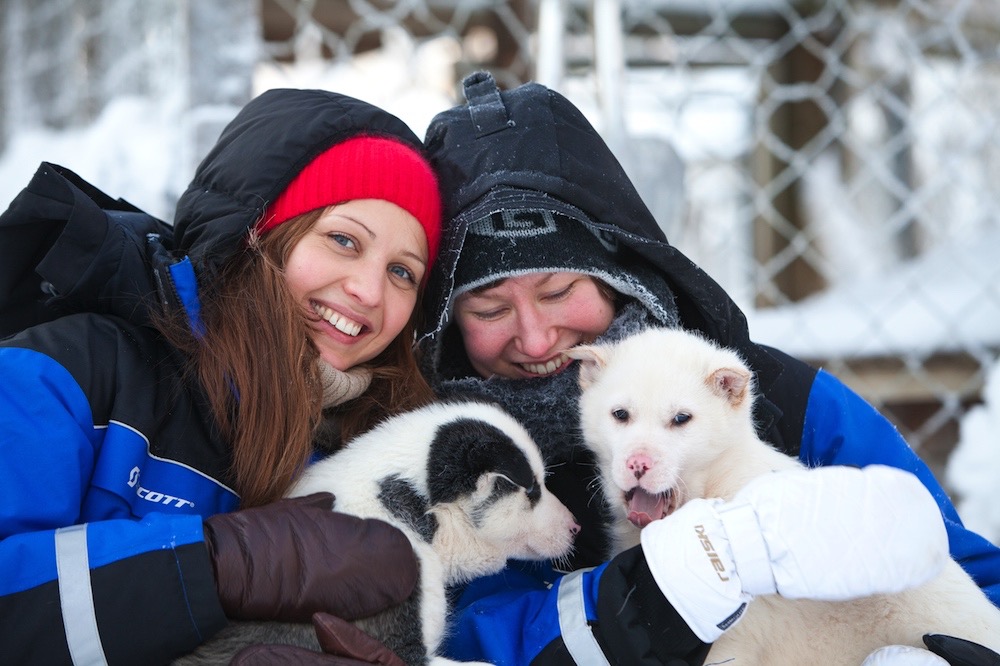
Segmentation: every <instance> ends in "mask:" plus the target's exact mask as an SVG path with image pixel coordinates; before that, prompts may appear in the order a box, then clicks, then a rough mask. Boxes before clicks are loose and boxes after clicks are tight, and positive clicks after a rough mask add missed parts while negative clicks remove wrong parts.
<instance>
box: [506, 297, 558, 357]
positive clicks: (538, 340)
mask: <svg viewBox="0 0 1000 666" xmlns="http://www.w3.org/2000/svg"><path fill="white" fill-rule="evenodd" d="M556 324H557V322H553V321H549V318H548V317H546V316H545V315H544V314H543V313H541V312H538V311H537V310H536V309H534V308H528V309H526V310H522V311H521V312H520V313H519V315H518V331H517V340H516V341H515V344H516V347H517V350H518V351H519V352H520V353H522V354H524V355H525V356H530V357H533V358H542V357H543V356H547V355H548V354H549V353H550V352H551V351H552V348H553V346H554V345H555V344H556V341H557V340H558V337H559V336H558V331H557V327H556Z"/></svg>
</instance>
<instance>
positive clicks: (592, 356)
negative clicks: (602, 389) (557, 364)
mask: <svg viewBox="0 0 1000 666" xmlns="http://www.w3.org/2000/svg"><path fill="white" fill-rule="evenodd" d="M565 353H566V356H569V357H570V358H574V359H576V360H578V361H579V362H580V388H582V389H584V390H586V389H588V388H590V386H591V385H593V384H594V382H596V381H597V378H598V377H600V376H601V373H602V372H603V371H604V368H606V367H607V365H608V358H607V349H606V348H605V347H599V346H597V345H577V346H576V347H573V348H571V349H567V350H566V352H565Z"/></svg>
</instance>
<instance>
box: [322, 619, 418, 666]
mask: <svg viewBox="0 0 1000 666" xmlns="http://www.w3.org/2000/svg"><path fill="white" fill-rule="evenodd" d="M313 626H314V627H316V637H317V638H318V639H319V644H320V647H322V648H323V652H325V653H327V654H335V655H340V656H341V657H351V658H353V659H357V660H359V661H361V662H362V663H364V664H378V666H406V664H404V663H403V660H402V659H400V658H399V656H397V655H396V653H395V652H393V651H392V650H390V649H389V648H387V647H386V646H384V645H382V644H381V643H379V642H378V641H377V640H375V639H374V638H372V637H371V636H369V635H368V634H366V633H365V632H363V631H361V630H360V629H358V628H357V627H355V626H354V625H353V624H350V623H349V622H345V621H344V620H342V619H340V618H339V617H336V616H334V615H330V614H329V613H316V614H315V615H313Z"/></svg>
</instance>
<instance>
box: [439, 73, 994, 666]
mask: <svg viewBox="0 0 1000 666" xmlns="http://www.w3.org/2000/svg"><path fill="white" fill-rule="evenodd" d="M465 93H466V98H467V100H468V104H467V105H465V106H462V107H457V108H454V109H451V110H448V111H445V112H442V113H441V114H439V115H438V116H437V117H435V118H434V120H433V121H432V122H431V125H430V127H429V128H428V131H427V136H426V139H425V143H426V144H427V149H428V152H429V156H430V158H431V161H432V163H433V164H434V166H435V168H436V169H437V170H438V173H439V177H440V179H441V188H442V193H443V199H444V203H445V220H446V221H447V226H446V230H445V234H444V238H443V241H442V249H441V253H440V255H439V258H438V261H437V263H436V264H435V266H434V268H433V271H432V273H431V276H430V279H429V283H428V285H429V286H428V292H427V294H426V295H425V300H424V303H425V307H426V312H425V315H426V322H427V325H426V328H425V330H423V331H422V332H421V338H420V346H421V350H422V352H423V362H424V365H425V369H426V371H427V374H428V376H429V378H430V379H431V381H432V385H434V386H435V387H436V388H437V390H438V391H440V392H443V393H447V392H450V391H453V390H454V391H461V392H463V393H474V392H477V391H480V392H483V393H486V394H488V395H489V396H490V397H491V398H494V399H499V400H500V401H501V402H503V403H504V404H505V406H506V407H507V408H508V409H509V410H510V411H511V412H512V413H514V414H515V416H518V417H519V418H521V419H522V420H524V421H525V425H526V426H527V427H528V430H529V431H530V432H531V433H532V435H533V436H534V437H535V439H536V440H538V441H539V443H540V444H541V445H542V448H543V452H544V453H545V456H546V464H547V469H548V470H549V472H550V477H549V478H548V479H547V485H549V487H550V488H551V489H552V490H553V492H554V493H555V494H556V495H557V496H558V497H559V498H560V499H561V500H563V502H564V503H565V504H566V505H567V506H569V507H570V509H571V510H572V511H573V512H574V514H575V515H576V517H577V520H578V521H579V522H580V523H581V525H582V527H583V529H582V531H581V533H580V535H579V536H578V539H577V547H576V550H575V552H574V559H573V561H572V567H571V568H572V569H574V571H573V572H572V573H570V574H567V575H563V574H561V573H558V572H556V571H554V570H553V569H552V567H549V566H527V565H524V566H520V565H517V566H515V565H512V566H511V567H509V568H508V569H507V570H505V571H504V572H502V573H500V574H498V575H496V576H492V577H489V578H486V579H482V580H478V581H474V582H473V583H472V584H470V585H468V586H467V587H465V588H464V589H462V590H459V591H456V595H457V607H456V610H455V613H454V622H455V626H454V627H453V628H452V630H451V631H450V634H449V640H448V646H447V647H448V654H449V656H451V657H453V658H457V659H463V660H473V659H476V660H484V661H489V662H491V663H496V664H505V665H515V664H572V663H574V661H573V657H572V656H571V655H577V656H578V657H581V656H582V657H581V658H584V660H587V658H589V657H593V660H592V661H588V662H587V663H604V662H603V661H602V659H605V658H606V659H607V661H608V662H610V663H618V664H630V665H639V664H650V665H653V664H683V663H701V661H702V660H703V658H704V656H705V654H706V653H707V649H708V646H706V645H704V644H702V643H701V642H700V641H699V640H698V639H697V638H696V637H695V636H694V635H693V633H692V632H691V631H690V629H689V628H688V627H687V626H686V625H685V623H684V622H683V620H681V618H680V617H679V616H678V615H677V613H676V612H675V611H674V610H673V609H672V608H671V607H670V605H669V604H668V603H667V602H666V600H665V599H664V598H663V596H662V595H661V594H660V593H659V590H658V588H657V586H656V584H655V582H654V581H653V579H652V576H651V575H650V572H649V569H648V567H647V565H646V563H645V559H644V558H643V555H642V551H641V550H640V549H639V548H638V547H636V548H634V549H631V550H629V551H626V552H625V553H622V554H619V555H617V556H615V557H614V558H613V559H611V560H610V561H606V553H607V532H606V525H607V520H608V517H607V516H606V515H605V514H604V509H603V508H602V506H601V502H598V501H594V499H593V498H594V497H595V495H596V491H595V489H594V487H593V483H594V480H595V479H596V477H597V474H596V472H595V470H594V468H593V456H592V455H591V454H590V453H589V452H588V451H586V449H585V448H584V447H583V446H582V443H581V442H580V441H578V440H577V439H576V438H577V437H578V434H575V433H578V432H579V431H578V429H576V428H573V427H571V426H572V424H567V423H563V422H561V421H560V420H559V418H558V415H557V414H556V413H555V411H556V410H557V409H558V407H559V400H558V398H554V399H551V400H547V398H548V396H547V395H546V390H545V384H544V382H547V381H549V382H558V381H560V380H559V379H558V377H552V378H544V379H532V380H513V382H514V384H516V386H509V387H508V388H504V384H503V381H504V380H498V378H493V379H491V380H482V379H479V378H478V377H477V376H476V375H475V373H474V371H472V368H471V366H470V365H469V364H468V361H467V359H465V355H464V350H463V348H462V344H461V339H460V337H459V333H458V332H457V329H456V327H454V326H451V325H450V324H451V322H450V321H449V318H450V309H451V301H452V298H453V288H454V277H455V265H456V262H457V259H458V256H459V254H460V252H461V249H462V243H463V240H464V238H465V234H466V230H467V229H468V227H469V225H470V224H471V223H472V222H475V221H477V220H478V219H480V218H481V217H483V216H484V215H489V214H490V213H493V212H496V211H495V210H494V208H500V207H508V208H518V207H522V208H523V207H530V206H531V205H536V206H544V207H546V208H547V209H550V210H557V211H559V212H561V213H563V214H564V215H566V216H568V217H570V218H573V219H575V220H577V221H579V222H581V223H582V224H586V225H589V226H590V227H591V228H592V229H593V230H594V231H595V233H596V234H597V235H599V236H601V237H602V238H604V239H613V241H614V243H616V246H617V252H618V254H617V260H618V261H619V262H620V263H621V265H622V266H623V267H624V268H623V270H627V267H628V266H630V265H631V266H635V265H637V264H641V265H642V266H643V267H645V269H649V268H650V267H651V268H652V269H654V270H655V271H656V272H657V273H658V274H659V275H661V276H662V277H663V278H664V279H665V280H666V281H667V283H668V285H669V287H670V290H671V291H672V293H673V296H674V299H675V306H676V308H677V311H678V314H679V318H680V322H681V325H682V326H684V327H685V328H688V329H691V330H696V331H699V332H701V333H702V334H704V335H705V336H706V337H709V338H711V339H713V340H715V341H717V342H719V343H720V344H723V345H725V346H729V347H733V348H735V349H736V350H738V351H739V352H740V354H741V355H742V357H743V358H744V359H746V360H747V362H748V363H749V364H750V366H751V367H752V369H753V370H754V372H755V375H756V377H755V379H756V386H757V390H758V393H759V397H758V399H757V401H756V402H755V408H754V418H755V423H756V426H757V429H758V434H759V435H760V436H761V437H762V438H763V439H765V440H767V441H769V442H771V443H772V444H774V445H775V446H776V447H778V448H779V449H780V450H782V451H784V452H786V453H787V454H789V455H791V456H797V457H798V458H799V459H800V460H802V461H803V462H805V463H806V464H808V465H854V466H863V465H870V464H875V463H881V464H887V465H892V466H895V467H899V468H902V469H906V470H909V471H911V472H913V473H914V474H916V475H917V476H918V477H919V478H920V479H921V480H922V481H923V482H924V484H925V485H926V486H927V487H928V489H929V490H930V491H931V493H932V494H933V496H934V497H935V498H936V500H937V502H938V504H939V506H940V508H941V514H942V519H943V520H944V523H945V525H946V527H947V530H948V535H949V538H950V544H951V553H952V555H953V557H954V558H955V559H956V560H958V562H959V563H961V565H962V566H963V567H964V568H965V569H966V570H967V571H968V572H969V573H970V574H971V575H972V577H973V578H974V579H975V580H976V582H977V583H978V584H979V585H980V587H981V588H982V589H983V590H984V591H985V592H986V594H987V595H988V596H989V597H990V598H991V599H992V600H993V602H994V603H995V604H997V605H1000V549H998V548H997V547H996V546H994V545H992V544H990V543H989V542H988V541H986V540H985V539H983V538H982V537H980V536H979V535H977V534H975V533H973V532H970V531H968V530H967V529H965V527H964V526H963V525H962V523H961V520H960V519H959V517H958V515H957V513H956V511H955V509H954V507H953V506H952V504H951V501H950V500H949V498H948V496H947V495H946V494H945V492H944V490H943V489H942V488H941V486H940V485H939V484H938V483H937V481H935V479H934V477H933V475H932V474H931V472H930V470H929V469H928V467H927V466H926V465H925V464H924V463H923V462H922V461H921V460H920V459H919V458H918V456H917V455H916V454H915V453H914V451H913V450H912V449H911V448H910V447H909V446H908V445H907V443H906V442H905V441H904V440H903V438H902V437H901V436H900V434H899V433H898V431H897V430H896V429H895V428H894V427H893V426H892V424H891V423H890V422H889V421H888V420H886V419H885V418H884V417H883V416H882V415H881V414H879V413H878V412H877V411H876V410H875V409H874V408H873V407H872V406H870V405H869V404H868V403H866V402H865V401H864V400H863V399H862V398H861V397H859V396H858V395H857V394H855V393H853V392H852V391H851V390H850V389H848V388H847V387H846V386H845V385H844V384H843V383H841V382H840V381H838V380H837V379H836V378H835V377H833V376H832V375H830V374H829V373H826V372H824V371H821V370H820V371H817V370H816V369H814V368H812V367H809V366H808V365H806V364H804V363H802V362H800V361H798V360H796V359H794V358H792V357H790V356H788V355H786V354H784V353H782V352H780V351H779V350H776V349H772V348H769V347H765V346H762V345H758V344H756V343H754V342H753V341H752V340H751V338H750V333H749V331H748V327H747V323H746V319H745V317H744V315H743V313H742V312H740V310H739V308H738V307H737V306H736V304H735V303H734V302H733V301H732V299H731V298H729V296H728V295H727V294H726V293H725V292H724V291H723V289H722V288H721V287H720V286H719V285H718V284H717V283H716V282H715V281H714V280H712V279H711V278H710V277H709V276H708V275H707V274H706V273H705V272H704V271H702V270H701V269H700V268H698V267H697V266H696V265H695V264H694V263H693V262H691V261H690V260H689V259H688V258H687V257H685V256H684V255H683V254H682V253H681V252H680V251H678V250H677V249H676V248H674V247H673V246H671V245H670V244H669V243H668V242H667V239H666V237H665V236H664V234H663V232H662V230H661V229H660V227H659V226H658V225H657V223H656V220H655V219H654V218H653V216H652V214H651V213H650V212H649V210H648V209H647V207H646V206H645V204H644V203H643V201H642V199H641V197H640V196H639V194H638V193H637V191H636V190H635V187H634V186H633V185H632V183H631V182H630V180H629V178H628V176H627V175H626V174H625V171H624V170H623V169H622V167H621V165H620V164H619V163H618V161H617V160H616V159H615V157H614V155H613V154H612V153H611V151H610V150H609V149H608V147H607V145H606V144H605V142H604V141H603V140H602V139H601V137H600V135H599V134H598V133H597V132H596V131H595V130H594V128H593V127H592V126H591V125H590V123H589V122H588V121H587V120H586V119H585V118H584V117H583V115H582V114H581V113H580V112H579V111H578V110H577V109H576V108H575V107H574V106H573V105H572V104H571V103H570V102H569V101H568V100H566V99H565V98H564V97H562V96H561V95H559V94H558V93H556V92H554V91H551V90H549V89H547V88H545V87H543V86H540V85H537V84H527V85H523V86H520V87H518V88H516V89H513V90H508V91H503V92H501V91H499V90H498V89H497V86H496V84H495V82H494V81H493V79H492V77H490V76H489V75H486V74H483V73H478V74H474V75H471V76H470V77H468V78H467V79H466V81H465ZM488 194H489V197H488V198H487V195H488ZM489 206H493V208H490V207H489ZM498 261H502V260H499V259H498ZM640 302H641V301H640ZM643 305H645V304H643ZM660 305H662V304H660ZM647 307H648V306H647ZM456 359H458V360H457V361H456ZM572 370H573V369H572V367H571V368H570V370H568V371H566V372H567V373H568V372H571V371H572ZM506 381H511V380H506ZM552 386H555V384H552ZM561 388H566V387H565V386H562V387H561ZM549 393H552V391H549ZM561 395H565V392H563V393H561ZM543 402H545V403H546V404H545V405H544V406H543V405H542V404H541V403H543ZM574 411H575V408H574ZM564 420H565V419H564ZM560 426H562V428H561V429H559V428H560ZM556 430H558V431H556ZM928 629H929V630H930V631H933V629H932V628H928ZM775 640H781V638H780V636H776V637H775ZM595 651H599V652H603V653H604V654H603V655H598V654H596V652H595ZM578 661H579V659H578Z"/></svg>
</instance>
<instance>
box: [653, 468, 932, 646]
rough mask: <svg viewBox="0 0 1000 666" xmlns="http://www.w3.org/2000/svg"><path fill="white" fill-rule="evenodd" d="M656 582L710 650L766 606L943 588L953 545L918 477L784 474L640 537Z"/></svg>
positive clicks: (839, 471) (891, 472)
mask: <svg viewBox="0 0 1000 666" xmlns="http://www.w3.org/2000/svg"><path fill="white" fill-rule="evenodd" d="M641 541H642V549H643V553H644V554H645V556H646V562H647V564H648V565H649V569H650V572H651V573H652V575H653V578H654V579H655V580H656V582H657V584H658V585H659V587H660V590H661V591H662V592H663V595H664V596H665V597H666V598H667V600H668V601H669V602H670V603H671V605H672V606H673V607H674V608H675V609H676V610H677V612H678V613H680V615H681V617H683V618H684V620H685V621H686V622H687V623H688V625H689V626H690V627H691V629H692V630H693V631H694V633H695V634H696V635H697V636H698V637H699V638H700V639H701V640H703V641H705V642H706V643H711V642H713V641H715V640H716V639H717V638H718V637H719V636H720V635H721V634H722V632H723V631H725V630H726V629H728V628H729V627H731V626H732V625H733V624H735V623H736V621H737V620H739V618H740V617H741V616H742V614H743V611H744V610H745V608H746V604H747V603H748V602H749V601H750V600H751V599H752V598H753V597H754V596H755V595H761V594H773V593H775V592H777V593H778V594H780V595H782V596H784V597H789V598H793V599H795V598H800V599H801V598H808V599H824V600H844V599H851V598H855V597H862V596H867V595H870V594H877V593H891V592H897V591H899V590H903V589H906V588H909V587H914V586H917V585H920V584H922V583H925V582H927V581H928V580H930V579H931V578H933V577H934V576H936V575H937V574H938V573H939V572H940V571H941V568H942V567H943V566H944V563H945V561H946V559H947V558H948V557H949V554H948V534H947V532H946V531H945V527H944V523H943V521H942V519H941V513H940V511H939V509H938V507H937V504H935V502H934V499H933V498H932V497H931V495H930V493H929V492H928V491H927V489H926V488H925V487H924V485H923V484H922V483H920V480H919V479H917V477H915V476H913V475H912V474H910V473H909V472H905V471H902V470H899V469H896V468H894V467H885V466H882V465H872V466H869V467H865V468H864V469H857V468H854V467H819V468H815V469H808V470H807V469H796V470H785V471H780V472H774V473H772V474H768V475H765V476H762V477H759V478H757V479H754V480H753V481H752V482H750V483H749V484H747V486H746V487H745V488H743V490H741V491H740V492H738V493H737V494H736V496H735V497H733V499H732V500H731V501H729V502H724V501H722V500H719V499H711V500H703V499H695V500H691V501H689V502H688V503H687V504H685V505H684V506H683V507H681V508H680V509H678V510H677V511H675V512H674V513H673V514H672V515H670V516H668V517H667V518H664V519H663V520H658V521H655V522H653V523H651V524H650V525H648V526H647V527H646V528H645V529H643V530H642V533H641Z"/></svg>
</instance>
